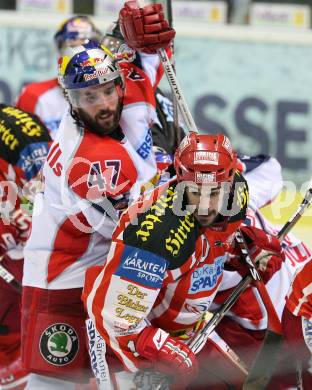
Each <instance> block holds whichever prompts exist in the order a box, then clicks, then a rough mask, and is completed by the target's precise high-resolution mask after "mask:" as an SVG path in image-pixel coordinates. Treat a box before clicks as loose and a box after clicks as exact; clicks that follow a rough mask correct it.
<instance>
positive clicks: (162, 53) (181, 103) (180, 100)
mask: <svg viewBox="0 0 312 390" xmlns="http://www.w3.org/2000/svg"><path fill="white" fill-rule="evenodd" d="M136 2H137V4H138V6H139V7H144V0H136ZM157 53H158V55H159V58H160V61H161V63H162V65H163V68H164V71H165V73H166V76H167V79H168V82H169V85H170V87H171V90H172V94H173V96H174V97H175V99H176V101H177V104H178V107H179V109H180V112H181V115H182V118H183V121H184V123H185V125H186V127H187V130H188V131H189V132H194V133H198V129H197V127H196V124H195V122H194V119H193V117H192V114H191V112H190V110H189V108H188V105H187V103H186V100H185V98H184V96H183V93H182V89H181V87H180V84H179V82H178V80H177V77H176V75H175V73H174V69H173V67H172V65H171V62H170V60H169V58H168V55H167V53H166V50H165V49H158V50H157Z"/></svg>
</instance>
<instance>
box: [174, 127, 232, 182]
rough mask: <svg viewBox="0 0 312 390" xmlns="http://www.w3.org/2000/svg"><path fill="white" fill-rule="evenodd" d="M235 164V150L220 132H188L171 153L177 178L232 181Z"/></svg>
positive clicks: (198, 180)
mask: <svg viewBox="0 0 312 390" xmlns="http://www.w3.org/2000/svg"><path fill="white" fill-rule="evenodd" d="M236 164H237V156H236V153H235V152H234V151H233V149H232V145H231V143H230V140H229V139H228V138H227V137H226V136H225V135H223V134H214V135H208V134H196V133H190V134H189V135H187V136H186V137H185V138H183V140H182V142H181V144H180V145H179V147H178V148H177V150H176V152H175V156H174V167H175V170H176V173H177V179H178V181H192V182H194V183H196V184H214V183H222V182H232V180H233V177H234V173H235V169H236Z"/></svg>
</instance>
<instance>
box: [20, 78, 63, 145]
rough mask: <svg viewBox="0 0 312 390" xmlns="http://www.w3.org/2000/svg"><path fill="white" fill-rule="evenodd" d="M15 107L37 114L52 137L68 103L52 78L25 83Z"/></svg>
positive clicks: (55, 80)
mask: <svg viewBox="0 0 312 390" xmlns="http://www.w3.org/2000/svg"><path fill="white" fill-rule="evenodd" d="M16 107H18V108H20V109H22V110H24V111H27V112H31V113H33V114H36V115H38V116H39V118H40V119H41V120H42V122H43V123H44V124H45V125H46V126H47V128H48V129H49V131H50V135H51V137H52V139H54V138H55V136H56V131H57V129H58V128H59V125H60V123H61V119H62V117H63V115H64V114H65V112H67V111H68V108H69V105H68V103H67V100H66V99H65V97H64V94H63V91H62V89H61V87H60V86H59V84H58V81H57V79H56V78H54V79H51V80H45V81H40V82H37V83H30V84H28V85H26V86H25V87H24V88H23V89H22V92H21V94H20V96H19V97H18V99H17V101H16Z"/></svg>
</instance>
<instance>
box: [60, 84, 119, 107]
mask: <svg viewBox="0 0 312 390" xmlns="http://www.w3.org/2000/svg"><path fill="white" fill-rule="evenodd" d="M67 93H68V95H69V99H70V101H71V103H72V105H73V106H74V107H79V108H86V107H89V106H100V105H104V106H105V105H107V104H111V103H114V102H116V103H117V101H118V99H119V98H120V97H121V95H122V92H121V88H120V86H119V85H115V83H114V81H110V82H108V83H105V84H100V85H95V86H91V87H87V88H80V89H69V90H67Z"/></svg>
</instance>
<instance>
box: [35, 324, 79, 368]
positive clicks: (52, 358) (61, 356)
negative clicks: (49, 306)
mask: <svg viewBox="0 0 312 390" xmlns="http://www.w3.org/2000/svg"><path fill="white" fill-rule="evenodd" d="M39 349H40V353H41V355H42V357H43V358H44V360H46V361H47V362H48V363H50V364H53V365H54V366H64V365H66V364H69V363H71V362H72V361H73V360H74V359H75V357H76V355H77V352H78V350H79V339H78V335H77V333H76V331H75V329H74V328H73V327H71V326H69V325H67V324H63V323H57V324H53V325H51V326H49V327H48V328H46V329H45V330H44V332H43V333H42V335H41V337H40V342H39Z"/></svg>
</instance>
